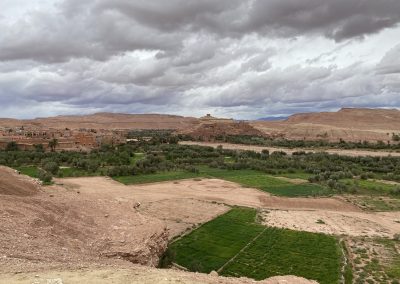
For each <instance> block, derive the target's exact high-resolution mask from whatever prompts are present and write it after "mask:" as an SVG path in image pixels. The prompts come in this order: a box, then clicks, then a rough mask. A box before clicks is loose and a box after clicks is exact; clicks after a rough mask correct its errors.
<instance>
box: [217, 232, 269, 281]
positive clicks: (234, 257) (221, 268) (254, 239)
mask: <svg viewBox="0 0 400 284" xmlns="http://www.w3.org/2000/svg"><path fill="white" fill-rule="evenodd" d="M267 229H268V227H265V228H264V230H262V231H261V232H260V233H259V234H258V235H257V236H255V237H254V238H253V239H252V240H251V241H250V242H248V243H247V244H246V245H245V246H244V247H243V248H242V249H241V250H240V251H238V253H237V254H235V255H234V256H233V257H232V258H231V259H229V260H228V261H227V262H225V263H224V265H222V266H221V267H220V268H219V269H218V270H217V272H218V273H220V272H221V271H222V270H223V269H224V268H225V267H226V266H227V265H228V264H229V263H231V262H232V261H234V260H235V259H236V258H237V257H238V255H239V254H241V253H242V252H243V251H245V250H246V249H247V248H248V247H249V246H250V245H251V244H252V243H254V242H255V241H256V240H257V239H258V238H259V237H260V236H261V235H262V234H264V233H265V231H266V230H267Z"/></svg>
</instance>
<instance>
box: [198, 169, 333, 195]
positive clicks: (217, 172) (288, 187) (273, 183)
mask: <svg viewBox="0 0 400 284" xmlns="http://www.w3.org/2000/svg"><path fill="white" fill-rule="evenodd" d="M200 173H201V174H202V175H203V176H208V177H215V178H220V179H224V180H228V181H232V182H236V183H239V184H241V185H243V186H247V187H254V188H258V189H261V190H263V191H266V192H269V193H272V194H274V195H279V196H287V197H296V196H314V195H315V196H316V195H318V196H322V195H329V194H331V193H332V192H331V190H329V189H326V188H324V187H322V186H320V185H317V184H309V183H307V184H292V183H290V182H288V181H284V180H280V179H278V178H276V177H273V176H271V175H268V174H265V173H263V172H259V171H254V170H224V169H214V168H208V167H202V168H201V169H200Z"/></svg>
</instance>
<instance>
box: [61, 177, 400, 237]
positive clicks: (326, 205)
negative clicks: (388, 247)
mask: <svg viewBox="0 0 400 284" xmlns="http://www.w3.org/2000/svg"><path fill="white" fill-rule="evenodd" d="M63 183H64V186H67V187H75V188H79V190H80V191H81V194H85V193H87V192H92V191H93V188H97V190H99V189H102V191H103V190H106V192H105V193H106V194H108V193H110V195H111V194H112V195H114V196H118V199H119V200H125V199H129V198H134V199H135V200H138V201H140V202H141V207H140V212H141V213H143V214H148V215H151V216H152V217H155V218H158V219H160V220H162V221H164V222H166V223H167V226H168V228H169V229H170V232H171V233H172V234H171V235H172V236H174V235H176V234H180V233H181V232H183V231H185V230H187V229H190V228H191V227H192V226H193V225H196V224H198V223H203V222H206V221H208V220H210V219H212V218H214V217H215V216H216V215H219V214H222V213H223V212H225V211H226V210H227V209H228V207H227V206H225V205H224V204H227V205H241V206H248V207H254V208H261V209H269V210H268V212H269V213H265V214H264V219H265V222H266V224H267V225H271V226H277V227H283V228H290V229H296V230H302V231H310V232H322V233H327V234H334V235H349V236H371V237H372V236H384V237H392V236H393V235H394V234H396V233H399V232H400V224H399V223H397V222H396V221H399V220H400V212H386V213H367V212H363V211H361V210H360V209H359V208H358V207H356V206H354V205H352V204H350V203H348V202H345V201H344V200H343V199H341V198H284V197H276V196H271V195H270V194H268V193H264V192H261V191H259V190H256V189H253V188H244V187H242V186H240V185H238V184H235V183H232V182H228V181H224V180H219V179H202V180H200V181H199V180H194V179H190V180H182V181H179V182H163V183H153V184H146V185H131V186H125V185H122V184H119V183H117V182H115V181H113V180H110V179H108V178H104V177H91V178H73V179H64V180H63ZM273 209H279V210H273ZM319 219H321V220H322V221H323V222H324V223H325V224H318V223H317V221H318V220H319Z"/></svg>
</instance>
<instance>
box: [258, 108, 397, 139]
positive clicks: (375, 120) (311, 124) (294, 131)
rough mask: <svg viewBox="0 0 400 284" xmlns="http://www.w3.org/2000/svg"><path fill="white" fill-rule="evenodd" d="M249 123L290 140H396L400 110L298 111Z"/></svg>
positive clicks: (267, 133) (264, 131) (345, 109)
mask: <svg viewBox="0 0 400 284" xmlns="http://www.w3.org/2000/svg"><path fill="white" fill-rule="evenodd" d="M250 124H251V125H252V126H254V127H255V128H257V129H258V130H260V131H262V132H263V133H264V134H265V135H272V136H282V137H285V138H287V139H291V140H302V139H305V140H320V139H322V140H328V141H334V142H336V141H339V140H340V139H343V140H346V141H354V142H358V141H364V140H365V141H370V142H376V141H379V140H380V141H384V142H393V141H392V140H393V139H392V136H393V133H396V134H398V133H400V111H399V110H396V109H393V110H386V109H351V108H344V109H341V110H339V111H338V112H321V113H303V114H295V115H292V116H290V117H289V118H288V119H287V120H283V121H252V122H250Z"/></svg>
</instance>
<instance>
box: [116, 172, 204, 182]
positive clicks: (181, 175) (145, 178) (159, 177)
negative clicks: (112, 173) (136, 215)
mask: <svg viewBox="0 0 400 284" xmlns="http://www.w3.org/2000/svg"><path fill="white" fill-rule="evenodd" d="M196 177H199V174H196V173H191V172H186V171H171V172H160V173H155V174H147V175H136V176H121V177H114V179H115V180H116V181H119V182H121V183H123V184H126V185H130V184H144V183H153V182H162V181H171V180H180V179H188V178H196Z"/></svg>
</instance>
